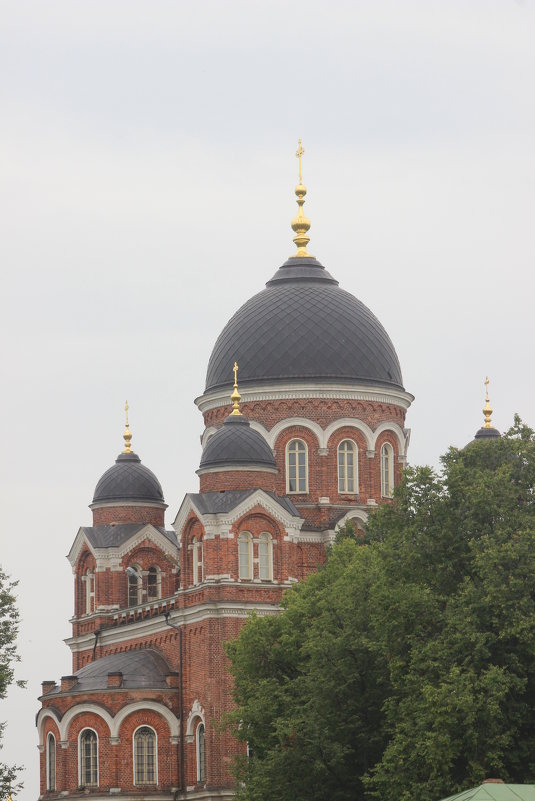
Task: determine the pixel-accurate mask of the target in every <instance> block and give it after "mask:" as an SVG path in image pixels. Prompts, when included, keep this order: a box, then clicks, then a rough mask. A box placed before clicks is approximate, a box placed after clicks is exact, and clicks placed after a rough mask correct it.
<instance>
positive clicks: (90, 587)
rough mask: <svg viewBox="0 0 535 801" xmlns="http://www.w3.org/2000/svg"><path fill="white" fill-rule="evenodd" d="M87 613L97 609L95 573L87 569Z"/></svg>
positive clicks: (85, 577)
mask: <svg viewBox="0 0 535 801" xmlns="http://www.w3.org/2000/svg"><path fill="white" fill-rule="evenodd" d="M84 581H85V613H86V615H90V614H91V612H94V611H95V574H94V573H93V572H92V571H91V570H86V573H85V576H84Z"/></svg>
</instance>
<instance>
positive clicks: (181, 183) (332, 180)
mask: <svg viewBox="0 0 535 801" xmlns="http://www.w3.org/2000/svg"><path fill="white" fill-rule="evenodd" d="M534 43H535V2H534V0H525V2H515V1H514V0H441V1H440V2H438V1H436V0H435V1H434V0H425V1H424V0H421V2H417V0H404V2H400V1H399V0H391V1H390V2H389V1H388V0H367V1H366V2H364V0H360V1H359V0H351V2H341V0H338V1H337V0H330V1H329V2H317V0H307V2H303V1H302V0H301V2H297V1H296V2H293V3H289V2H275V1H273V0H264V2H255V1H254V0H244V1H243V2H238V0H225V2H221V1H220V2H216V1H215V0H213V1H212V2H204V0H195V2H186V1H185V0H182V1H181V0H173V1H172V2H171V1H169V2H165V0H150V2H149V0H144V2H141V1H140V0H124V1H122V0H91V2H89V1H88V0H85V1H84V2H83V1H77V0H55V1H54V0H47V2H46V3H44V2H42V0H34V1H33V2H31V1H30V0H0V91H1V125H0V258H1V262H0V263H1V267H2V285H1V293H0V302H1V308H0V326H1V327H2V335H1V343H2V359H1V364H2V378H3V388H2V392H1V394H0V412H1V413H0V442H1V446H0V447H1V450H0V453H1V455H2V458H1V464H0V470H1V476H0V486H1V492H2V498H1V501H2V503H1V509H2V515H3V520H2V525H1V543H2V545H1V553H0V561H1V564H2V565H3V567H4V569H5V570H6V571H7V572H9V573H11V574H12V575H13V576H14V577H18V578H19V579H20V586H19V606H20V609H21V613H22V616H23V623H22V626H21V633H20V652H21V655H22V663H21V665H20V670H19V675H20V677H21V678H27V679H28V680H29V681H28V689H27V690H25V691H22V690H18V689H13V691H12V692H11V693H10V696H9V699H8V701H7V702H2V708H1V710H0V719H7V720H8V728H7V730H6V732H5V743H4V751H3V752H2V754H1V757H2V759H3V760H4V761H16V762H19V763H24V764H25V765H26V773H25V781H26V788H25V790H24V791H23V793H21V795H20V796H19V798H20V799H21V801H35V799H36V797H37V795H38V753H37V749H36V742H37V741H36V730H35V727H34V715H35V713H36V712H37V710H38V708H39V705H38V702H37V700H36V699H37V696H38V695H39V693H40V682H41V680H43V679H59V677H60V676H61V675H64V674H68V673H70V671H71V659H70V653H69V651H68V649H67V647H66V646H65V645H64V644H63V642H62V640H63V638H65V637H67V636H68V635H69V633H70V628H69V624H68V619H69V618H70V616H71V615H72V609H73V594H72V575H71V572H70V566H69V564H68V562H67V560H66V559H65V554H66V553H67V552H68V550H69V548H70V545H71V543H72V540H73V539H74V536H75V534H76V532H77V530H78V527H79V526H80V525H87V524H90V521H91V515H90V511H89V509H88V508H87V504H88V503H90V501H91V498H92V493H93V489H94V486H95V484H96V482H97V480H98V478H99V477H100V475H101V474H102V473H103V472H104V470H105V469H107V468H108V467H109V466H110V465H111V464H112V463H113V461H114V459H115V457H116V455H117V454H118V452H119V451H120V450H121V447H122V439H121V434H122V430H123V406H124V401H125V398H128V401H129V403H130V408H131V414H130V422H131V430H132V433H133V441H132V445H133V447H134V449H135V450H136V451H137V452H138V453H139V454H140V456H141V458H142V460H143V462H144V463H145V464H146V465H147V466H149V467H150V468H151V469H152V470H154V471H155V473H156V474H157V475H158V477H159V479H160V481H161V483H162V485H163V489H164V493H165V496H166V500H167V502H168V503H169V510H168V517H167V522H168V524H170V523H171V522H172V520H173V518H174V515H175V514H176V511H177V509H178V506H179V504H180V501H181V499H182V496H183V495H184V493H185V492H187V491H196V490H197V488H198V479H197V477H196V475H195V473H194V470H195V469H196V467H197V466H198V462H199V457H200V445H199V435H200V434H201V432H202V428H203V426H202V418H201V415H200V413H199V412H198V410H197V409H196V408H195V406H194V405H193V398H194V397H196V396H197V395H199V394H201V392H202V391H203V388H204V378H205V371H206V365H207V361H208V358H209V355H210V352H211V349H212V347H213V344H214V342H215V339H216V337H217V335H218V334H219V332H220V330H221V329H222V327H223V326H224V324H225V322H226V321H227V319H228V318H229V317H230V316H231V314H232V313H233V312H234V311H235V310H236V309H237V308H238V306H240V305H241V304H242V303H243V302H244V301H245V300H246V299H247V298H249V297H250V296H251V295H253V294H254V293H256V292H257V291H259V290H260V289H261V288H262V287H263V285H264V283H265V281H267V280H268V279H269V278H270V277H271V276H272V274H273V273H274V272H275V270H276V269H277V267H278V266H279V265H280V264H281V263H282V262H283V261H284V260H285V259H286V257H287V256H288V255H290V254H291V253H292V252H293V251H294V246H293V244H292V241H291V237H292V235H293V234H292V232H291V230H290V227H289V224H290V220H291V218H292V217H293V215H294V214H295V210H296V206H295V203H294V195H293V189H294V186H295V183H296V179H297V161H296V159H295V155H294V154H295V149H296V145H297V139H298V137H301V138H302V139H303V143H304V146H305V149H306V155H305V157H304V161H303V172H304V182H305V184H306V185H307V188H308V196H307V204H306V206H305V210H306V212H307V214H308V216H309V217H310V219H311V221H312V228H311V231H310V235H311V243H310V247H309V249H310V251H311V252H312V253H313V254H314V255H316V256H317V257H318V258H320V260H321V261H322V262H323V264H324V265H325V266H326V267H327V269H328V270H329V271H330V272H331V273H332V274H333V275H334V276H335V277H336V278H337V279H338V280H339V281H340V284H341V286H342V287H343V288H344V289H347V290H348V291H350V292H352V293H353V294H355V295H356V296H357V297H359V298H360V299H361V300H362V301H363V302H364V303H366V304H367V305H368V306H369V307H370V308H371V309H372V311H373V312H374V313H375V314H376V315H377V316H378V317H379V319H380V320H381V322H382V323H383V325H384V326H385V328H386V330H387V331H388V333H389V334H390V337H391V338H392V340H393V342H394V344H395V346H396V349H397V352H398V356H399V358H400V362H401V366H402V370H403V376H404V382H405V387H406V389H407V390H408V391H410V392H412V393H413V394H414V395H415V396H416V399H415V402H414V404H413V406H412V408H411V409H410V411H409V414H408V417H407V424H408V426H410V428H411V429H412V439H411V446H410V450H409V459H410V461H411V462H412V463H430V464H433V465H437V464H438V459H439V455H440V454H441V453H443V452H444V451H445V450H446V449H447V447H448V446H449V445H450V444H454V445H459V446H462V445H464V444H465V443H466V442H467V441H468V440H470V439H471V438H472V437H473V435H474V433H475V431H476V430H477V428H479V426H480V425H481V423H482V419H483V417H482V413H481V409H482V406H483V402H484V386H483V381H484V379H485V375H486V374H488V375H489V377H490V379H491V385H490V391H491V403H492V406H493V408H494V410H495V411H494V416H493V422H494V424H495V425H496V426H497V427H498V428H499V429H500V430H505V429H506V428H508V427H509V425H510V424H511V422H512V418H513V414H514V412H515V411H518V412H519V413H520V415H521V416H522V417H523V418H524V419H525V420H526V421H527V422H528V423H530V424H531V425H535V410H534V408H533V398H534V396H535V378H534V371H533V356H532V354H533V342H534V325H533V300H534V284H535V281H534V277H533V265H534V258H533V257H534V251H535V225H534V219H533V218H534V200H535V188H534V187H535V147H534V142H535V101H534V98H535V89H534V82H535V81H534V79H535V46H534Z"/></svg>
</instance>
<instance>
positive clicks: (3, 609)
mask: <svg viewBox="0 0 535 801" xmlns="http://www.w3.org/2000/svg"><path fill="white" fill-rule="evenodd" d="M17 583H18V582H16V581H11V580H10V578H9V576H7V575H6V574H5V573H4V572H3V570H2V569H1V568H0V699H1V698H5V697H6V695H7V689H8V687H9V686H10V684H13V683H14V682H15V663H16V662H18V661H19V656H18V654H17V645H16V639H17V633H18V624H19V612H18V609H17V606H16V597H15V594H14V590H15V587H16V586H17ZM15 683H16V684H18V685H19V686H24V682H22V681H16V682H15ZM5 725H6V724H5V723H0V748H2V737H3V733H4V729H5ZM20 770H21V768H20V767H18V766H15V765H5V764H4V763H3V762H0V797H1V798H5V797H7V794H8V792H9V788H10V787H14V789H19V788H20V786H21V785H17V787H16V788H15V781H16V777H17V775H18V773H19V771H20Z"/></svg>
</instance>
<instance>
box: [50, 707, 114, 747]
mask: <svg viewBox="0 0 535 801" xmlns="http://www.w3.org/2000/svg"><path fill="white" fill-rule="evenodd" d="M86 713H91V714H94V715H96V716H97V717H99V718H102V720H103V721H104V723H105V724H106V725H107V727H108V730H109V732H110V736H111V731H112V727H113V718H112V716H111V715H110V713H109V712H108V710H107V709H105V708H104V707H103V706H99V705H98V704H77V705H76V706H73V707H71V708H70V709H69V710H68V711H67V712H66V713H65V714H64V716H63V717H62V719H61V723H60V726H59V731H60V735H61V739H62V740H68V739H69V732H70V729H71V723H72V722H73V721H74V720H75V719H76V718H77V717H78V716H79V715H83V714H86Z"/></svg>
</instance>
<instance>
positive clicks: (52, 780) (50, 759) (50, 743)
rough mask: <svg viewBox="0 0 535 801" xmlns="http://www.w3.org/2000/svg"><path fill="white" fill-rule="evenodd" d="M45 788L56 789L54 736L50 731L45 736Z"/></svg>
mask: <svg viewBox="0 0 535 801" xmlns="http://www.w3.org/2000/svg"><path fill="white" fill-rule="evenodd" d="M46 789H47V790H55V789H56V738H55V737H54V735H53V734H52V732H50V733H49V734H48V736H47V738H46Z"/></svg>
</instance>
